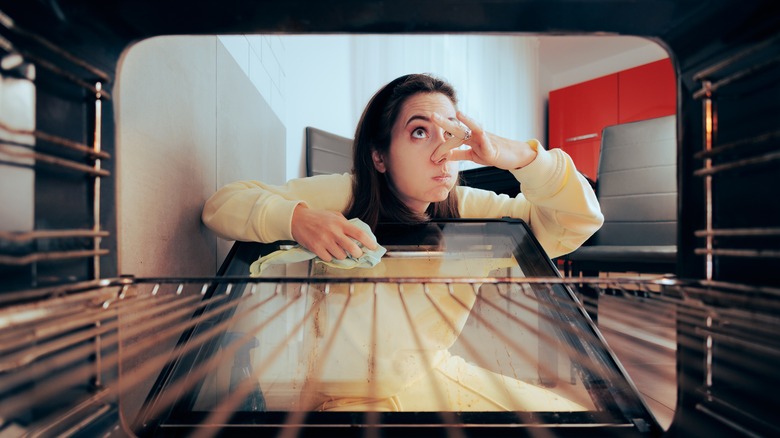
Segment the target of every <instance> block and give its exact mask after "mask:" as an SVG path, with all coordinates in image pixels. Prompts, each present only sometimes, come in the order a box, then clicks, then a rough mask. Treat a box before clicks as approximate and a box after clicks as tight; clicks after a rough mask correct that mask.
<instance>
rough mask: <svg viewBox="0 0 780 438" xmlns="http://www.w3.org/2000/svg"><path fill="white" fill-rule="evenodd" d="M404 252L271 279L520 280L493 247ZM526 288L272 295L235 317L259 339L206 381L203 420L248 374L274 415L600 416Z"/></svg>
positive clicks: (271, 289) (262, 293) (358, 288)
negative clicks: (360, 264)
mask: <svg viewBox="0 0 780 438" xmlns="http://www.w3.org/2000/svg"><path fill="white" fill-rule="evenodd" d="M497 248H498V247H497ZM407 249H408V250H404V248H402V247H397V248H394V249H393V250H391V251H389V252H388V254H387V255H386V256H385V257H384V258H383V260H382V262H381V263H379V264H378V265H377V266H375V267H373V268H370V269H359V271H360V272H355V271H356V270H355V269H353V270H343V269H338V268H334V267H331V266H328V265H325V264H323V263H316V262H311V261H306V262H298V263H294V264H290V265H287V266H281V265H277V266H272V267H269V268H268V270H266V271H265V272H264V273H263V275H264V276H267V277H277V276H299V275H303V276H309V277H311V278H316V277H340V278H354V277H366V278H399V277H403V278H415V277H417V278H420V277H428V278H437V277H438V278H442V277H443V278H453V277H472V278H485V277H491V276H495V277H506V276H514V277H522V276H523V271H522V269H521V267H520V266H519V265H518V262H517V260H516V259H515V258H514V256H512V255H511V254H499V255H498V256H494V254H493V251H492V249H493V247H492V246H491V245H481V246H480V247H472V248H471V249H472V250H471V251H458V252H449V251H447V250H442V249H443V248H435V250H427V251H426V250H418V249H416V248H407ZM524 286H526V287H521V285H517V284H514V285H503V284H499V285H496V284H479V283H470V284H443V283H440V284H436V283H426V284H421V283H419V282H409V283H403V282H402V283H395V282H394V283H386V282H373V283H372V282H365V283H325V284H317V283H310V284H303V285H301V284H295V285H285V286H284V287H283V291H282V292H281V293H280V289H279V287H278V286H274V285H263V286H262V287H260V288H259V292H256V293H255V294H254V295H253V296H252V298H251V299H249V300H246V301H244V302H243V303H242V304H241V305H240V306H239V307H238V308H237V309H236V314H237V315H243V316H242V317H240V318H236V319H235V320H234V322H235V323H234V325H233V327H232V328H231V330H229V333H257V334H256V337H254V338H253V340H252V342H250V343H246V344H245V347H246V348H243V349H239V353H238V354H237V355H236V358H235V359H234V361H233V362H232V363H230V361H227V362H226V363H225V365H223V366H221V367H220V368H219V369H217V370H216V371H215V372H214V373H213V374H212V375H211V376H209V378H207V379H206V381H207V384H206V385H204V386H203V387H202V389H201V391H200V394H199V396H198V402H197V403H196V406H195V410H198V411H200V410H202V411H211V410H215V409H218V407H219V406H220V403H221V400H222V399H223V398H225V397H227V396H228V395H229V394H230V391H231V387H232V386H234V385H235V380H236V377H235V375H236V372H240V370H241V369H247V370H250V371H248V372H246V373H245V374H246V375H247V376H248V375H252V376H256V377H254V378H255V379H256V385H254V387H255V389H254V390H253V392H252V393H250V395H251V394H255V395H254V396H252V397H250V400H257V399H262V400H263V402H264V408H265V409H267V410H269V411H312V410H313V411H330V410H346V411H369V410H370V411H544V412H551V411H567V412H571V411H584V410H592V409H594V406H593V402H592V401H591V400H590V397H589V395H588V392H587V391H586V390H585V388H584V386H583V384H582V381H581V380H580V379H579V378H578V377H577V376H576V373H575V372H574V370H575V367H574V364H573V363H572V362H571V361H570V360H569V354H567V353H570V352H567V351H565V349H563V348H562V347H561V346H559V342H558V340H557V339H555V338H553V337H551V336H550V335H549V333H547V331H546V330H545V329H544V328H543V327H544V325H545V323H546V321H545V320H544V318H543V317H540V316H539V314H540V312H539V306H540V302H539V300H538V299H537V297H536V294H537V293H540V291H538V290H533V288H532V287H527V286H528V285H524ZM542 293H543V292H542ZM259 325H263V327H262V329H259V327H258V326H259ZM540 327H542V328H541V329H540ZM237 370H239V371H237ZM246 406H248V405H246V404H245V407H246Z"/></svg>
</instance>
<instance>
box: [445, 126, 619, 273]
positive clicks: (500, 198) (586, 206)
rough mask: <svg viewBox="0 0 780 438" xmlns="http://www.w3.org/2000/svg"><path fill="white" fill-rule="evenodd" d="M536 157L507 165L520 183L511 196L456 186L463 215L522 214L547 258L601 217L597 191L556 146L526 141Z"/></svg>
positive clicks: (567, 248)
mask: <svg viewBox="0 0 780 438" xmlns="http://www.w3.org/2000/svg"><path fill="white" fill-rule="evenodd" d="M526 143H527V144H528V145H530V146H531V147H532V148H534V149H535V151H536V157H535V158H534V160H533V161H531V162H530V163H529V164H527V165H526V166H524V167H522V168H520V169H515V170H510V172H511V173H512V174H513V175H514V176H515V178H517V180H518V181H519V182H520V184H521V190H522V193H521V194H519V195H518V196H517V197H515V198H510V197H509V196H506V195H496V194H495V193H493V192H489V191H485V190H478V189H471V188H468V187H460V188H459V189H460V193H459V194H458V196H459V208H460V212H461V216H463V217H472V218H476V217H493V218H500V217H505V216H508V217H514V218H519V219H522V220H524V221H525V222H526V223H528V225H529V226H530V227H531V230H532V231H533V233H534V236H536V238H537V239H538V240H539V243H541V245H542V247H543V248H544V249H545V251H546V252H547V255H548V256H549V257H551V258H553V257H558V256H560V255H563V254H567V253H569V252H572V251H574V250H575V249H577V248H579V246H580V245H582V244H583V243H584V242H585V241H586V240H587V239H588V238H589V237H590V236H591V235H593V233H595V232H596V231H598V229H599V228H600V227H601V225H602V223H603V222H604V216H603V215H602V214H601V208H600V206H599V203H598V200H597V199H596V195H595V193H594V192H593V189H592V188H591V187H590V184H588V182H587V180H586V179H585V178H584V177H583V176H582V175H581V174H580V173H579V172H578V171H577V169H576V168H575V166H574V163H573V162H572V160H571V158H570V157H569V156H568V155H567V154H566V153H565V152H563V151H561V150H560V149H554V150H552V151H547V150H545V149H544V148H543V147H542V146H541V145H540V144H539V142H537V141H536V140H529V141H528V142H526Z"/></svg>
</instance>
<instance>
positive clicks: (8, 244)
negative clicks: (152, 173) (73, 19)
mask: <svg viewBox="0 0 780 438" xmlns="http://www.w3.org/2000/svg"><path fill="white" fill-rule="evenodd" d="M65 47H66V44H65V42H64V41H57V42H56V43H55V42H53V41H52V40H51V39H49V38H46V37H43V36H42V35H41V34H39V33H37V32H35V31H32V30H30V29H28V28H26V27H25V26H23V25H20V24H19V23H17V22H16V21H15V20H14V18H12V17H11V16H9V15H8V14H6V13H5V12H4V11H2V10H0V55H2V57H3V65H2V67H0V76H2V78H3V79H4V80H5V81H6V84H5V86H7V87H8V88H9V90H13V92H14V93H21V91H20V90H30V91H29V93H27V96H28V97H29V99H30V101H29V102H21V103H20V102H18V101H16V102H13V103H12V105H17V107H16V108H14V110H15V111H17V112H18V113H19V114H26V115H27V116H28V120H25V119H23V118H22V119H20V118H19V117H18V114H11V117H9V118H6V117H0V169H3V170H2V171H6V169H9V170H14V171H15V172H17V175H18V174H19V173H25V177H24V178H20V179H21V181H17V182H16V183H17V184H21V186H20V187H19V190H20V191H21V192H22V193H24V190H28V187H26V185H27V184H29V185H30V188H29V190H31V191H32V192H33V193H32V194H33V196H34V198H35V199H39V198H44V197H45V198H47V200H49V201H50V202H48V203H45V204H39V205H36V206H35V209H34V210H33V209H31V207H29V206H28V205H26V204H24V203H23V202H21V201H20V200H19V199H15V198H12V199H13V202H15V203H17V204H19V205H14V207H15V208H16V209H18V210H19V211H22V212H25V211H26V210H27V209H30V212H29V218H28V217H25V216H24V215H23V214H21V213H20V214H19V215H17V216H18V217H21V218H22V219H19V218H17V219H14V221H15V225H14V227H12V228H10V229H9V228H4V229H3V230H0V276H2V277H0V278H2V279H3V281H2V282H0V291H6V290H19V289H26V288H29V287H36V286H42V285H52V284H62V283H66V282H73V281H81V280H87V279H96V278H100V277H101V272H109V273H110V272H115V268H114V267H112V261H113V260H111V259H109V260H107V262H106V258H107V257H114V256H113V255H112V254H111V253H112V248H113V247H114V245H113V243H111V239H112V234H113V232H112V231H111V230H112V229H113V226H111V225H110V222H109V221H107V220H106V219H105V215H106V212H107V211H108V213H109V214H111V213H110V210H106V208H107V205H106V202H105V201H106V200H107V199H108V200H110V199H112V198H113V195H112V194H111V191H112V189H113V187H112V186H111V184H112V183H111V182H110V181H109V182H108V183H106V178H109V179H110V177H111V176H112V173H113V164H111V161H110V160H111V159H112V153H111V152H112V150H113V138H111V136H112V134H113V132H111V131H110V129H111V125H110V122H111V118H112V116H113V113H112V111H113V110H112V107H111V105H112V98H113V97H112V91H111V84H112V82H113V77H112V75H111V74H109V73H107V72H106V69H105V68H103V67H100V66H99V65H98V63H96V62H95V61H94V60H90V61H87V60H86V59H85V56H84V53H76V52H73V51H72V50H68V49H66V48H65ZM82 50H83V47H82ZM41 84H44V86H40V85H41ZM9 93H10V92H9ZM25 105H29V106H27V107H25ZM104 105H106V106H105V107H104ZM36 112H43V113H46V114H48V115H50V116H51V117H52V120H54V121H52V120H46V121H45V122H43V123H42V120H45V117H41V116H40V115H39V114H37V113H36ZM104 118H105V120H104ZM106 122H108V125H106ZM106 126H107V127H108V129H109V131H108V132H107V134H108V135H106V137H107V138H104V127H106ZM106 146H108V147H106ZM28 177H29V178H28ZM33 180H34V182H33ZM106 184H108V186H106ZM106 189H108V190H106ZM55 193H56V195H55ZM101 201H102V202H101ZM101 204H102V205H101ZM109 208H112V207H109ZM63 211H67V214H63ZM18 222H23V224H19V223H18ZM28 222H29V223H28ZM106 241H108V242H109V243H108V244H106ZM109 275H111V274H109Z"/></svg>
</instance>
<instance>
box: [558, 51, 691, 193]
mask: <svg viewBox="0 0 780 438" xmlns="http://www.w3.org/2000/svg"><path fill="white" fill-rule="evenodd" d="M548 104H549V108H548V114H549V120H548V147H550V148H556V147H558V148H561V149H563V150H564V151H566V152H567V153H568V154H569V155H571V157H572V159H573V160H574V163H575V164H576V165H577V169H579V170H580V172H582V173H583V174H585V175H586V176H587V177H588V178H590V179H592V180H594V181H595V180H596V178H597V177H598V164H599V154H600V150H601V131H602V130H603V129H604V128H605V127H607V126H610V125H615V124H618V123H628V122H633V121H637V120H645V119H651V118H655V117H662V116H667V115H671V114H674V113H675V108H676V87H675V78H674V70H673V69H672V64H671V61H670V60H669V59H663V60H660V61H656V62H651V63H649V64H645V65H641V66H639V67H635V68H632V69H628V70H624V71H621V72H618V73H613V74H610V75H607V76H602V77H600V78H596V79H593V80H590V81H586V82H582V83H580V84H576V85H572V86H569V87H565V88H561V89H558V90H553V91H551V92H550V96H549V102H548Z"/></svg>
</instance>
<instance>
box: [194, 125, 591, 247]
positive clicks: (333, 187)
mask: <svg viewBox="0 0 780 438" xmlns="http://www.w3.org/2000/svg"><path fill="white" fill-rule="evenodd" d="M529 144H531V145H532V146H533V147H535V148H536V149H537V156H536V158H535V159H534V161H533V162H531V163H530V164H528V165H527V166H525V167H523V168H521V169H517V170H513V171H511V173H512V174H513V175H514V176H515V178H517V181H518V182H520V183H521V184H522V193H521V194H519V195H517V196H516V197H514V198H511V197H509V196H507V195H497V194H495V193H493V192H490V191H486V190H480V189H475V188H472V187H461V186H458V187H456V188H455V190H457V193H458V209H459V211H460V215H461V217H463V218H501V217H512V218H518V219H522V220H524V221H525V222H526V223H527V224H528V225H529V226H530V227H531V230H532V231H533V233H534V235H535V236H536V238H537V239H538V240H539V242H540V243H541V245H542V247H543V248H544V249H545V251H546V252H547V255H548V256H549V257H551V258H552V257H558V256H560V255H563V254H567V253H569V252H571V251H574V250H575V249H577V248H578V247H579V246H580V245H582V243H583V242H585V240H587V239H588V237H590V236H591V235H592V234H593V233H595V232H596V231H597V230H598V229H599V228H600V227H601V224H602V223H603V221H604V217H603V216H602V214H601V209H600V207H599V203H598V200H597V199H596V195H595V193H593V190H592V189H591V187H590V185H589V184H588V182H587V180H585V178H584V177H583V176H582V175H581V174H580V173H579V172H577V170H576V168H575V166H574V163H573V162H572V160H571V158H570V157H569V156H568V155H567V154H566V153H565V152H563V151H561V150H560V149H553V150H551V151H547V150H546V149H544V148H543V147H541V145H539V143H538V142H537V141H536V140H529ZM351 197H352V176H351V175H350V174H346V173H345V174H341V175H338V174H334V175H319V176H314V177H308V178H298V179H293V180H291V181H289V182H287V184H284V185H281V186H276V185H270V184H265V183H262V182H260V181H238V182H234V183H231V184H228V185H226V186H225V187H223V188H221V189H220V190H219V191H217V192H216V193H215V194H214V195H212V196H211V197H210V198H209V199H208V200H207V201H206V204H205V206H204V207H203V214H202V219H203V223H205V224H206V226H208V227H209V228H210V229H212V230H213V231H214V232H216V233H217V234H218V235H219V236H221V237H223V238H225V239H229V240H241V241H257V242H274V241H277V240H292V233H291V231H290V228H291V222H292V214H293V210H294V209H295V206H296V205H298V204H299V203H301V202H303V203H305V204H306V205H307V206H308V207H309V208H315V209H328V210H333V211H338V212H342V213H343V212H345V211H346V209H347V207H348V206H349V202H350V200H351Z"/></svg>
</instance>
